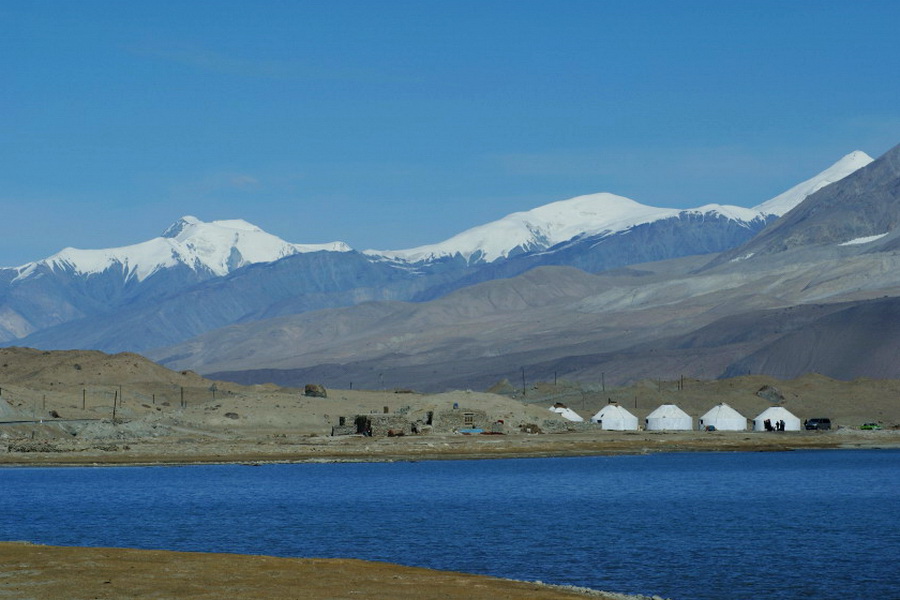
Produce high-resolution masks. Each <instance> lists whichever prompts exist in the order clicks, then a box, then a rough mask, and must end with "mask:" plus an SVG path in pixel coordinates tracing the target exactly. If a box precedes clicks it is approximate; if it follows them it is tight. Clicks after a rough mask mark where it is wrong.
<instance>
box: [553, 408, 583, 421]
mask: <svg viewBox="0 0 900 600" xmlns="http://www.w3.org/2000/svg"><path fill="white" fill-rule="evenodd" d="M550 411H551V412H555V413H556V414H558V415H560V416H561V417H562V418H563V419H566V420H567V421H574V422H575V423H581V422H583V421H584V419H583V418H582V417H581V415H579V414H578V413H577V412H575V411H574V410H572V409H571V408H569V407H568V406H566V405H564V404H559V403H557V404H554V405H553V406H551V407H550Z"/></svg>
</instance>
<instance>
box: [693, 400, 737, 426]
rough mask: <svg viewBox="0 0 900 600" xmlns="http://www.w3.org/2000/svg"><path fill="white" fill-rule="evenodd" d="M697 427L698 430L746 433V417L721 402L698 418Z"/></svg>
mask: <svg viewBox="0 0 900 600" xmlns="http://www.w3.org/2000/svg"><path fill="white" fill-rule="evenodd" d="M697 425H698V426H699V427H700V429H706V428H707V427H713V428H715V429H716V430H717V431H746V430H747V417H745V416H744V415H742V414H741V413H739V412H738V411H736V410H734V409H733V408H731V407H730V406H728V405H727V404H725V403H724V402H722V403H721V404H717V405H716V406H713V407H712V408H711V409H709V410H708V411H707V412H706V414H704V415H703V416H702V417H700V421H699V422H698V423H697Z"/></svg>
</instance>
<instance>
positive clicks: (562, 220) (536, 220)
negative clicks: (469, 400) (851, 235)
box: [366, 150, 872, 264]
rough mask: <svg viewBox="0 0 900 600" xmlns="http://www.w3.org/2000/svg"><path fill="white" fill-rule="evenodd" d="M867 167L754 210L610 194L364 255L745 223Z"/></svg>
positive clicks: (478, 252) (427, 255)
mask: <svg viewBox="0 0 900 600" xmlns="http://www.w3.org/2000/svg"><path fill="white" fill-rule="evenodd" d="M870 162H872V158H871V157H869V156H868V155H867V154H866V153H865V152H862V151H858V150H857V151H855V152H851V153H850V154H848V155H846V156H844V157H843V158H842V159H841V160H839V161H837V162H836V163H835V164H833V165H832V166H830V167H828V168H827V169H825V170H824V171H822V172H821V173H819V174H818V175H816V176H815V177H812V178H810V179H808V180H806V181H804V182H803V183H800V184H798V185H796V186H794V187H792V188H791V189H789V190H788V191H786V192H784V193H783V194H780V195H778V196H776V197H774V198H772V199H771V200H768V201H766V202H763V203H762V204H759V205H758V206H756V207H754V208H743V207H739V206H728V205H719V204H708V205H705V206H701V207H699V208H693V209H676V208H657V207H653V206H647V205H644V204H640V203H638V202H635V201H634V200H631V199H629V198H625V197H623V196H617V195H615V194H609V193H599V194H590V195H585V196H578V197H576V198H571V199H569V200H561V201H558V202H552V203H550V204H546V205H544V206H540V207H538V208H535V209H533V210H529V211H524V212H516V213H512V214H510V215H507V216H505V217H503V218H502V219H499V220H497V221H494V222H492V223H487V224H485V225H479V226H477V227H473V228H472V229H468V230H466V231H463V232H462V233H459V234H457V235H455V236H453V237H451V238H450V239H448V240H445V241H443V242H440V243H437V244H429V245H426V246H419V247H416V248H410V249H408V250H393V251H380V250H367V251H366V253H367V254H372V255H380V256H386V257H389V258H393V259H397V260H402V261H406V262H410V263H420V262H428V261H432V260H436V259H441V258H444V257H452V256H461V257H462V258H463V259H465V260H466V262H468V263H469V264H476V263H491V262H494V261H497V260H499V259H504V258H510V257H514V256H517V255H520V254H525V253H529V252H537V251H542V250H546V249H548V248H551V247H553V246H556V245H557V244H560V243H563V242H566V241H569V240H572V239H574V238H597V237H604V236H609V235H613V234H617V233H622V232H625V231H629V230H631V229H632V228H635V227H638V226H641V225H646V224H649V223H654V222H658V221H663V220H666V219H671V218H674V217H679V216H682V217H688V218H690V217H696V216H697V215H704V216H706V217H707V218H724V219H726V220H733V221H737V222H744V223H750V222H752V221H754V220H756V219H761V220H762V221H763V222H765V221H768V220H771V217H773V216H775V217H780V216H781V215H783V214H785V213H786V212H788V211H789V210H791V209H792V208H794V207H795V206H797V205H798V204H800V202H802V201H803V199H804V198H806V197H807V196H809V195H810V194H812V193H814V192H815V191H817V190H819V189H821V188H823V187H825V186H826V185H828V184H830V183H833V182H835V181H838V180H840V179H843V178H844V177H846V176H847V175H849V174H850V173H853V172H854V171H856V170H858V169H860V168H862V167H864V166H866V165H867V164H869V163H870Z"/></svg>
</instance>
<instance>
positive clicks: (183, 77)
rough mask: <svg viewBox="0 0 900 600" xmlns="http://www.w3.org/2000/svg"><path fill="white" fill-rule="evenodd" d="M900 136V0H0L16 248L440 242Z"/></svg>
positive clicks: (764, 187)
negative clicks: (169, 241)
mask: <svg viewBox="0 0 900 600" xmlns="http://www.w3.org/2000/svg"><path fill="white" fill-rule="evenodd" d="M897 143H900V2H897V1H895V0H885V1H865V0H862V1H860V0H854V1H852V2H851V1H847V0H843V1H841V2H829V1H812V0H810V1H789V0H777V1H767V0H754V1H746V2H741V1H731V2H729V1H718V0H716V1H679V0H665V1H642V0H623V1H612V0H611V1H603V0H591V1H574V0H572V1H565V0H547V1H528V0H507V1H494V0H474V1H465V0H456V1H451V0H446V1H437V0H419V1H415V2H405V1H403V2H401V1H392V0H377V1H375V0H364V1H342V0H320V1H315V2H313V1H303V0H290V1H287V0H286V1H274V0H268V1H267V0H252V1H251V0H247V1H238V0H209V1H201V0H194V1H191V0H178V1H169V0H146V1H145V0H128V1H120V0H114V1H93V0H62V1H55V0H33V1H25V0H0V211H2V212H0V214H2V223H3V226H2V230H0V265H5V266H13V265H19V264H22V263H25V262H28V261H31V260H37V259H40V258H43V257H45V256H48V255H50V254H52V253H54V252H56V251H58V250H60V249H61V248H63V247H65V246H75V247H80V248H102V247H110V246H119V245H126V244H129V243H136V242H138V241H143V240H145V239H149V238H151V237H154V236H156V235H159V234H160V233H161V232H162V231H163V230H164V229H165V228H166V226H168V225H169V224H170V223H171V222H172V221H174V220H175V219H177V218H178V217H180V216H182V215H186V214H192V215H195V216H197V217H199V218H201V219H203V220H207V221H209V220H214V219H229V218H243V219H246V220H248V221H251V222H253V223H255V224H257V225H259V226H260V227H262V228H263V229H265V230H267V231H270V232H271V233H274V234H276V235H279V236H281V237H283V238H285V239H287V240H289V241H292V242H301V243H319V242H327V241H332V240H342V241H345V242H347V243H349V244H350V245H352V246H353V247H355V248H357V249H366V248H379V249H399V248H407V247H412V246H417V245H421V244H425V243H431V242H437V241H441V240H443V239H445V238H447V237H450V236H451V235H453V234H455V233H458V232H459V231H462V230H464V229H467V228H469V227H472V226H475V225H478V224H481V223H485V222H488V221H491V220H494V219H497V218H500V217H502V216H504V215H506V214H508V213H510V212H514V211H518V210H527V209H530V208H534V207H536V206H539V205H542V204H545V203H547V202H552V201H555V200H561V199H564V198H568V197H571V196H575V195H579V194H586V193H594V192H601V191H608V192H613V193H617V194H621V195H624V196H628V197H630V198H633V199H634V200H637V201H638V202H641V203H644V204H649V205H654V206H671V207H694V206H699V205H702V204H706V203H710V202H717V203H722V204H737V205H742V206H752V205H755V204H757V203H759V202H762V201H764V200H767V199H768V198H770V197H772V196H774V195H776V194H778V193H780V192H782V191H784V190H785V189H787V188H788V187H790V186H792V185H794V184H795V183H798V182H799V181H801V180H803V179H806V178H808V177H810V176H812V175H814V174H815V173H817V172H819V171H820V170H822V169H824V168H826V167H827V166H829V165H830V164H831V163H833V162H834V161H836V160H838V159H839V158H840V157H841V156H843V155H844V154H846V153H848V152H851V151H853V150H857V149H859V150H863V151H865V152H868V153H869V154H871V155H872V156H876V157H877V156H878V155H880V154H882V153H884V152H885V151H886V150H888V149H890V148H891V147H893V146H894V145H896V144H897Z"/></svg>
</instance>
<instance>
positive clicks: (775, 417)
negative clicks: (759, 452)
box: [753, 406, 800, 431]
mask: <svg viewBox="0 0 900 600" xmlns="http://www.w3.org/2000/svg"><path fill="white" fill-rule="evenodd" d="M767 420H768V421H769V422H770V423H771V424H772V427H775V424H776V423H777V422H778V421H784V430H785V431H800V418H799V417H795V416H794V415H793V413H791V412H790V411H789V410H788V409H786V408H784V407H783V406H771V407H769V408H767V409H766V410H764V411H762V412H761V413H759V416H757V417H756V418H755V419H753V431H765V430H766V421H767Z"/></svg>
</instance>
